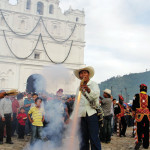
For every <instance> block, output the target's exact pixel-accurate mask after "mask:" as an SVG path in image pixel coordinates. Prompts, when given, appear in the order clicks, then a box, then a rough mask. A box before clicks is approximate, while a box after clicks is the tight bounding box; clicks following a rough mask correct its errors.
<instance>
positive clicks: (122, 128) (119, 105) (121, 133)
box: [114, 95, 127, 137]
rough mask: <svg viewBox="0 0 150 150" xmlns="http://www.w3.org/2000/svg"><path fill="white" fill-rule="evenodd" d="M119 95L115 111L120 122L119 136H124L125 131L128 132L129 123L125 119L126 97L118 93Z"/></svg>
mask: <svg viewBox="0 0 150 150" xmlns="http://www.w3.org/2000/svg"><path fill="white" fill-rule="evenodd" d="M118 96H119V103H117V104H116V105H115V110H114V113H115V115H116V117H117V119H118V122H119V136H120V137H122V136H124V137H125V136H126V135H125V133H126V129H127V123H126V120H125V116H124V114H125V109H126V108H125V106H124V104H123V103H124V98H123V97H122V95H118Z"/></svg>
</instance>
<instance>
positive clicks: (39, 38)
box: [3, 30, 41, 59]
mask: <svg viewBox="0 0 150 150" xmlns="http://www.w3.org/2000/svg"><path fill="white" fill-rule="evenodd" d="M3 35H4V39H5V41H6V44H7V46H8V48H9V50H10V51H11V53H12V54H13V55H14V56H15V57H16V58H17V59H27V58H29V57H30V56H31V55H32V54H33V52H34V51H35V49H36V47H37V45H38V42H39V40H40V37H41V34H39V36H38V40H37V42H36V44H35V47H34V49H33V50H32V52H31V54H30V55H28V56H27V57H18V56H17V55H16V54H15V53H14V52H13V50H12V49H11V48H10V46H9V44H8V41H7V38H6V34H5V31H4V30H3Z"/></svg>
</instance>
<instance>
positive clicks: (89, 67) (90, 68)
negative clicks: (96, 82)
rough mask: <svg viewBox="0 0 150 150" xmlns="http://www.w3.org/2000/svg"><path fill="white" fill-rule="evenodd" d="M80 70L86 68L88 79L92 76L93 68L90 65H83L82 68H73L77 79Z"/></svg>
mask: <svg viewBox="0 0 150 150" xmlns="http://www.w3.org/2000/svg"><path fill="white" fill-rule="evenodd" d="M82 70H86V71H88V72H89V78H90V79H91V78H92V77H93V76H94V68H93V67H91V66H87V67H84V68H81V69H76V70H74V75H75V76H76V77H77V78H78V79H80V77H79V73H80V72H81V71H82Z"/></svg>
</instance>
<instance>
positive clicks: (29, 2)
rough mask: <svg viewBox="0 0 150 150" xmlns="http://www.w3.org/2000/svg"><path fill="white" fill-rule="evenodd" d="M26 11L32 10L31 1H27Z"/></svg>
mask: <svg viewBox="0 0 150 150" xmlns="http://www.w3.org/2000/svg"><path fill="white" fill-rule="evenodd" d="M26 9H29V10H30V9H31V0H27V4H26Z"/></svg>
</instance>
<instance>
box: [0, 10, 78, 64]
mask: <svg viewBox="0 0 150 150" xmlns="http://www.w3.org/2000/svg"><path fill="white" fill-rule="evenodd" d="M0 13H1V15H2V18H3V19H4V21H5V23H6V25H7V27H8V28H9V29H10V31H11V32H12V33H14V34H15V35H17V36H29V35H30V34H31V33H32V32H33V31H34V30H35V29H36V28H37V26H38V24H39V22H40V21H42V24H43V26H44V29H45V31H46V32H47V34H48V35H49V37H50V38H51V39H52V40H54V41H55V42H57V43H64V42H67V41H68V40H69V39H70V38H71V36H72V35H73V33H74V31H75V29H76V23H75V25H74V28H73V30H72V32H71V34H70V35H69V37H68V38H66V39H65V40H62V41H58V40H56V39H55V38H54V37H53V36H52V35H51V34H50V33H49V32H48V29H47V28H46V26H45V23H44V21H43V19H42V17H40V18H39V20H38V22H37V23H36V25H35V27H34V28H33V29H32V30H31V31H30V32H29V33H27V34H18V33H17V32H15V31H14V30H13V29H12V28H11V27H10V26H9V24H8V23H7V21H6V19H5V17H4V15H3V12H2V10H1V9H0ZM3 35H4V39H5V41H6V44H7V46H8V48H9V50H10V51H11V53H12V54H13V55H14V56H15V57H16V58H17V59H28V58H29V57H30V56H31V55H32V54H33V53H34V51H35V49H36V47H37V45H38V42H39V40H40V39H41V41H42V45H43V48H44V50H45V53H46V55H47V57H48V58H49V60H50V61H51V62H52V63H55V64H62V63H64V62H65V61H66V60H67V58H68V57H69V54H70V52H71V49H72V45H73V40H72V41H71V45H70V49H69V52H68V54H67V56H66V57H65V59H64V60H63V61H61V62H55V61H53V60H52V59H51V58H50V56H49V55H48V53H47V50H46V48H45V45H44V41H43V37H42V34H41V33H40V34H39V36H38V40H37V42H36V45H35V47H34V49H33V50H32V52H31V54H30V55H28V56H27V57H18V56H17V55H16V54H15V53H14V52H13V50H12V49H11V48H10V46H9V43H8V41H7V38H6V34H5V31H4V30H3Z"/></svg>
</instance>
